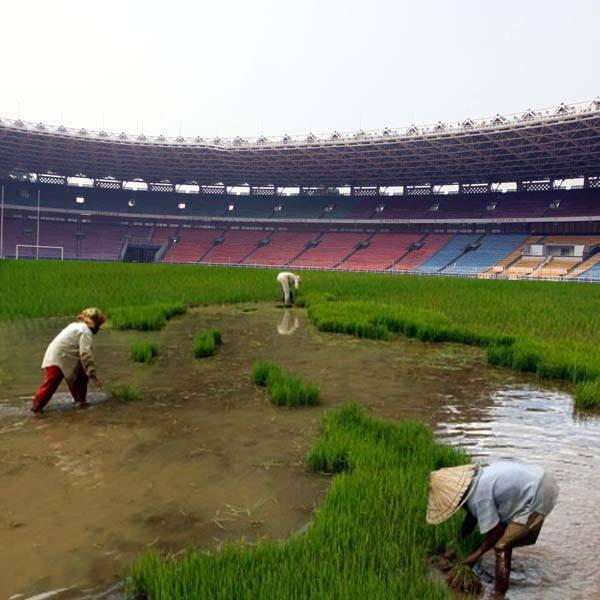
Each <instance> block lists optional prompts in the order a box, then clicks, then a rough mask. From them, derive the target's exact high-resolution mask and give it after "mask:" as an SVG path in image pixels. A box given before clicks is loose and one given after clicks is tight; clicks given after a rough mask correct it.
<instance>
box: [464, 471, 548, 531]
mask: <svg viewBox="0 0 600 600" xmlns="http://www.w3.org/2000/svg"><path fill="white" fill-rule="evenodd" d="M543 478H544V469H542V468H541V467H536V466H532V465H524V464H522V463H517V462H498V463H494V464H492V465H490V466H489V467H484V468H483V469H482V471H481V474H480V476H479V479H478V481H477V482H476V483H475V489H474V490H473V491H472V492H471V494H470V496H469V499H468V500H467V508H468V509H469V511H470V512H471V514H472V515H473V516H474V517H476V518H477V522H478V524H479V531H481V533H484V534H485V533H488V532H489V531H491V530H492V529H494V527H496V525H498V523H502V524H505V525H506V524H508V523H509V522H511V521H515V522H517V523H521V524H525V523H527V519H528V518H529V516H530V515H531V513H532V512H534V511H536V512H541V510H538V509H540V508H542V510H543V509H544V508H543V505H544V504H545V503H547V501H546V499H544V498H538V497H537V496H538V489H539V488H540V483H541V481H542V479H543ZM555 500H556V498H555V497H554V501H555ZM552 506H554V503H553V502H552ZM550 510H552V508H551V507H550ZM542 514H547V513H544V512H542Z"/></svg>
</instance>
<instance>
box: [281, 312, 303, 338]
mask: <svg viewBox="0 0 600 600" xmlns="http://www.w3.org/2000/svg"><path fill="white" fill-rule="evenodd" d="M298 327H300V321H298V317H296V316H294V317H293V318H292V311H291V310H284V311H283V316H282V317H281V321H279V323H278V324H277V333H278V334H279V335H292V333H294V331H296V329H298Z"/></svg>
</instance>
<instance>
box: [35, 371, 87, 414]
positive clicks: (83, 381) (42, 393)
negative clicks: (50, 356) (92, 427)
mask: <svg viewBox="0 0 600 600" xmlns="http://www.w3.org/2000/svg"><path fill="white" fill-rule="evenodd" d="M63 377H64V375H63V372H62V371H61V370H60V368H59V367H46V368H45V369H44V383H42V385H40V387H39V389H38V391H37V392H36V394H35V396H34V397H33V406H32V407H31V410H33V411H34V412H42V410H44V406H46V404H48V402H49V401H50V398H52V395H53V394H54V392H55V391H56V389H57V388H58V386H59V385H60V382H61V381H62V380H63ZM67 384H68V386H69V391H70V392H71V396H73V400H75V402H81V403H83V402H85V401H86V396H87V386H88V376H87V375H86V374H85V371H84V370H83V369H82V368H81V367H80V368H79V374H78V375H77V379H76V380H75V381H74V382H73V383H69V382H67Z"/></svg>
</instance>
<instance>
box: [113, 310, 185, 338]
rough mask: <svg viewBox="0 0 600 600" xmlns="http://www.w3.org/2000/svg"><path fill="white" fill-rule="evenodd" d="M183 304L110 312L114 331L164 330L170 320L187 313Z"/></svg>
mask: <svg viewBox="0 0 600 600" xmlns="http://www.w3.org/2000/svg"><path fill="white" fill-rule="evenodd" d="M185 310H186V308H185V306H184V305H183V304H152V305H149V306H127V307H124V308H116V309H114V310H112V311H110V321H111V323H112V326H113V328H114V329H135V330H138V331H156V330H158V329H162V328H163V327H164V325H165V322H166V321H167V320H168V319H172V318H173V317H175V316H177V315H181V314H183V313H185Z"/></svg>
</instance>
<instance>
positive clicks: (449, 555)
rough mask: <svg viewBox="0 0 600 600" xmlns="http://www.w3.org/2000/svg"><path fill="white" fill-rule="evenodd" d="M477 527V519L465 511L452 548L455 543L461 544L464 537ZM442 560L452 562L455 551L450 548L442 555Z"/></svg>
mask: <svg viewBox="0 0 600 600" xmlns="http://www.w3.org/2000/svg"><path fill="white" fill-rule="evenodd" d="M476 526H477V519H476V518H475V517H474V516H473V515H472V514H471V512H470V511H469V510H467V511H466V514H465V518H464V520H463V522H462V525H461V527H460V529H459V531H458V536H457V538H456V541H455V542H453V544H452V546H454V545H455V544H456V543H457V542H462V541H463V540H464V539H465V538H466V537H468V536H469V535H471V533H473V531H474V530H475V527H476ZM443 556H444V558H446V559H447V560H454V559H455V558H456V549H455V548H453V547H451V548H449V549H448V550H447V551H446V552H445V553H444V555H443Z"/></svg>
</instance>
